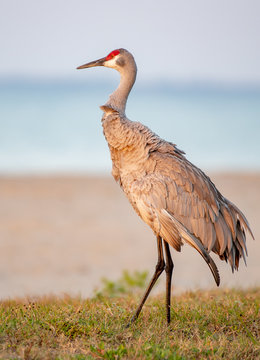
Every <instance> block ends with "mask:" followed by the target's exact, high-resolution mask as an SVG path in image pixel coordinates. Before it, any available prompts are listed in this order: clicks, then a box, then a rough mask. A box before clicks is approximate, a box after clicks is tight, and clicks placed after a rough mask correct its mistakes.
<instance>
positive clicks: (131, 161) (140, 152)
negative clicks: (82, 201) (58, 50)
mask: <svg viewBox="0 0 260 360" xmlns="http://www.w3.org/2000/svg"><path fill="white" fill-rule="evenodd" d="M92 66H107V67H111V68H114V69H116V70H118V71H119V72H120V75H121V81H120V84H119V87H118V88H117V90H116V91H115V92H114V93H113V94H112V95H111V96H110V97H109V100H108V101H107V103H106V104H105V105H103V106H101V109H102V110H103V112H104V115H103V117H102V126H103V131H104V135H105V138H106V140H107V142H108V146H109V149H110V154H111V159H112V164H113V168H112V175H113V177H114V178H115V180H116V181H117V182H118V183H119V184H120V186H121V188H122V189H123V191H124V193H125V194H126V196H127V198H128V199H129V201H130V203H131V204H132V206H133V208H134V209H135V211H136V212H137V214H138V215H139V216H140V217H141V218H142V219H143V221H144V222H145V223H147V224H148V225H149V226H150V227H151V229H152V230H153V232H154V234H155V235H156V237H157V238H161V239H163V240H164V241H166V242H167V243H168V244H170V245H171V246H172V247H173V248H174V249H175V250H177V251H180V250H181V246H182V245H183V244H184V243H188V244H189V245H191V246H192V247H194V248H195V249H196V250H197V251H198V252H199V253H200V254H201V255H202V257H203V258H204V259H205V261H206V262H207V264H208V266H209V267H210V270H211V271H212V274H213V276H214V278H215V281H216V283H217V285H219V282H220V278H219V273H218V270H217V267H216V265H215V263H214V261H213V260H212V258H211V257H210V255H209V253H210V251H213V252H214V253H216V254H217V255H219V257H220V259H222V260H226V261H228V262H229V264H230V266H231V268H232V271H234V269H236V270H238V267H239V260H240V258H241V257H243V259H244V260H245V255H247V249H246V235H245V231H246V230H247V231H249V233H250V234H251V236H252V237H253V234H252V231H251V229H250V227H249V224H248V222H247V219H246V218H245V216H244V215H243V214H242V212H241V211H240V210H239V209H238V208H237V207H236V206H235V205H234V204H233V203H231V202H230V201H229V200H227V199H226V198H225V197H224V196H223V195H222V194H221V193H220V192H219V191H218V190H217V188H216V187H215V185H214V184H213V183H212V181H211V180H210V178H209V177H208V176H207V175H205V174H204V172H203V171H201V170H200V169H199V168H197V167H196V166H194V165H193V164H192V163H190V162H189V161H188V160H187V159H186V157H185V156H184V152H183V151H181V150H179V149H178V148H177V147H176V145H174V144H172V143H170V142H167V141H165V140H163V139H161V138H160V137H159V136H157V135H156V134H155V133H153V132H152V131H151V130H150V129H149V128H148V127H146V126H144V125H142V124H141V123H139V122H135V121H131V120H129V119H128V118H127V117H126V115H125V106H126V101H127V97H128V94H129V92H130V91H131V89H132V86H133V84H134V82H135V78H136V71H137V68H136V64H135V61H134V58H133V56H132V55H131V54H130V53H129V52H128V51H127V50H125V49H118V50H115V51H114V52H112V53H110V54H109V55H108V56H107V57H106V58H102V59H100V60H97V61H94V62H92V63H88V64H85V65H83V66H81V67H79V68H85V67H92ZM137 316H138V314H137ZM137 316H136V317H137Z"/></svg>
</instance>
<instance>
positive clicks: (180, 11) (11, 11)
mask: <svg viewBox="0 0 260 360" xmlns="http://www.w3.org/2000/svg"><path fill="white" fill-rule="evenodd" d="M259 19H260V1H259V0H178V1H176V0H160V1H158V0H157V1H154V0H149V1H147V0H144V1H141V0H139V1H136V0H131V1H127V2H125V1H122V0H121V1H119V0H110V1H102V0H101V1H93V0H92V1H90V0H44V1H42V0H1V1H0V46H1V57H0V65H1V66H0V76H7V77H9V76H12V77H17V76H18V77H43V78H60V77H67V78H73V79H74V78H75V79H79V78H80V76H79V75H78V72H77V71H75V67H76V66H77V65H80V64H82V63H84V62H87V61H90V60H94V59H96V58H99V57H103V56H104V55H106V54H107V53H108V52H109V51H111V50H113V49H115V48H118V47H124V48H127V49H128V50H130V51H131V52H132V53H133V54H134V56H135V58H136V61H137V65H138V69H139V78H140V79H143V80H158V79H167V80H170V81H185V82H186V81H188V82H190V81H191V82H192V81H213V82H226V83H260V66H259V64H260V36H259V34H260V21H259ZM106 70H107V69H98V71H97V69H95V70H93V71H92V72H89V73H88V79H90V78H92V79H96V78H97V77H102V76H104V71H106ZM108 73H110V72H108ZM106 76H111V77H112V76H113V74H111V75H108V74H107V72H106Z"/></svg>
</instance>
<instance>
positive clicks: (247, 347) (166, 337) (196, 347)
mask: <svg viewBox="0 0 260 360" xmlns="http://www.w3.org/2000/svg"><path fill="white" fill-rule="evenodd" d="M142 276H143V277H144V278H145V273H136V278H135V277H134V276H132V277H131V276H130V275H129V274H128V273H125V274H124V275H123V278H122V279H121V280H120V281H121V284H119V285H120V286H119V285H118V284H117V285H115V283H114V285H111V282H109V281H108V280H104V287H103V289H102V290H101V291H99V292H97V294H96V296H95V297H94V298H92V299H81V298H72V297H69V296H65V297H63V298H56V297H45V298H44V297H42V298H37V299H34V300H32V299H31V300H30V299H15V300H8V301H2V302H1V303H0V319H1V321H0V356H1V359H75V360H76V359H77V360H83V359H151V360H153V359H169V360H170V359H172V360H175V359H176V360H181V359H183V360H184V359H243V360H245V359H259V358H260V353H259V331H260V326H259V325H260V319H259V299H260V288H256V289H251V290H247V291H238V290H229V291H224V290H216V291H204V292H202V291H196V292H188V293H185V294H183V295H180V296H176V297H173V299H172V322H171V325H170V326H167V325H166V319H165V308H164V296H163V295H160V296H157V297H152V298H150V299H148V301H147V304H146V305H145V307H144V309H143V311H142V313H141V315H140V317H139V319H138V321H137V322H136V323H135V324H134V325H132V326H131V327H130V328H125V326H126V324H127V322H128V320H129V319H130V317H131V314H132V313H133V312H134V310H135V308H136V306H137V303H138V300H139V296H140V289H139V291H138V290H136V289H138V288H142V287H143V285H144V284H143V283H139V285H138V281H139V280H140V279H141V278H142ZM128 277H129V278H128ZM127 278H128V280H127ZM124 279H125V280H124ZM129 279H130V283H129V282H128V281H129ZM131 279H132V280H131ZM120 281H119V283H120ZM131 281H132V283H131ZM112 284H113V282H112ZM111 287H112V291H111ZM132 289H135V291H136V292H138V296H137V295H136V294H132V293H131V291H130V290H132ZM122 294H124V295H122Z"/></svg>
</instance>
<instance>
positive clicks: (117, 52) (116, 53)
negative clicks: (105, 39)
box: [106, 50, 120, 60]
mask: <svg viewBox="0 0 260 360" xmlns="http://www.w3.org/2000/svg"><path fill="white" fill-rule="evenodd" d="M119 54H120V51H119V50H113V51H111V53H110V54H108V55H107V57H106V60H111V59H113V58H114V57H115V56H117V55H119Z"/></svg>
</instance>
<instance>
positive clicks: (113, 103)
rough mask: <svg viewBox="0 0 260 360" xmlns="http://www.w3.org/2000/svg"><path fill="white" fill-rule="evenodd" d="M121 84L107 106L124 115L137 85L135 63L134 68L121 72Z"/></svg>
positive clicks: (123, 69)
mask: <svg viewBox="0 0 260 360" xmlns="http://www.w3.org/2000/svg"><path fill="white" fill-rule="evenodd" d="M119 72H120V83H119V86H118V88H117V89H116V90H115V91H114V92H113V93H112V94H111V95H110V96H109V99H108V101H107V102H106V104H105V105H106V106H109V107H111V108H113V109H115V110H116V111H118V112H120V113H122V114H124V113H125V107H126V102H127V98H128V95H129V93H130V91H131V89H132V87H133V85H134V83H135V79H136V73H137V68H136V65H135V63H134V64H132V66H129V67H124V68H122V69H120V70H119Z"/></svg>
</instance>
